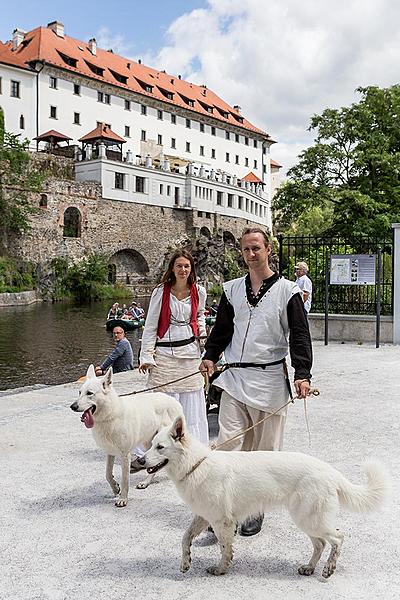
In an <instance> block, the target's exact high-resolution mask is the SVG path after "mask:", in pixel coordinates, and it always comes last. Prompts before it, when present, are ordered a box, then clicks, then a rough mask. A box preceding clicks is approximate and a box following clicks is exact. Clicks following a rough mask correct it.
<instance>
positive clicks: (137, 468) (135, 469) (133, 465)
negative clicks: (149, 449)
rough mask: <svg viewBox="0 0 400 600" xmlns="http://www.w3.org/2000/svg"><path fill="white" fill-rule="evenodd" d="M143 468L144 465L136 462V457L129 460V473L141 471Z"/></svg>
mask: <svg viewBox="0 0 400 600" xmlns="http://www.w3.org/2000/svg"><path fill="white" fill-rule="evenodd" d="M144 468H145V467H144V466H143V465H141V464H140V463H139V462H138V459H137V458H135V460H132V461H131V468H130V472H131V473H137V472H138V471H143V469H144Z"/></svg>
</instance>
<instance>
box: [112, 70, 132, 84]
mask: <svg viewBox="0 0 400 600" xmlns="http://www.w3.org/2000/svg"><path fill="white" fill-rule="evenodd" d="M109 71H110V73H111V75H112V76H113V77H114V79H116V80H117V81H119V83H123V84H124V85H126V84H127V83H128V78H127V77H125V75H121V74H120V73H117V72H116V71H113V70H112V69H109Z"/></svg>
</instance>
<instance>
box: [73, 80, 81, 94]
mask: <svg viewBox="0 0 400 600" xmlns="http://www.w3.org/2000/svg"><path fill="white" fill-rule="evenodd" d="M74 94H75V96H80V95H81V86H80V85H79V83H74Z"/></svg>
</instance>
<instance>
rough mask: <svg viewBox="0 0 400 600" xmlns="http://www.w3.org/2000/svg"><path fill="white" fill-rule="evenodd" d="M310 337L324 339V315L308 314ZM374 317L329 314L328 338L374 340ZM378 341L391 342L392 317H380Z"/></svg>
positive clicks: (359, 340)
mask: <svg viewBox="0 0 400 600" xmlns="http://www.w3.org/2000/svg"><path fill="white" fill-rule="evenodd" d="M309 323H310V331H311V337H312V339H314V340H323V339H325V315H323V314H317V313H313V314H310V315H309ZM375 335H376V318H375V317H374V316H373V315H329V320H328V338H329V340H330V341H344V342H345V341H346V342H347V341H348V342H370V343H374V342H375V339H376V338H375ZM379 338H380V342H381V343H382V344H384V343H387V344H392V343H393V317H381V327H380V336H379Z"/></svg>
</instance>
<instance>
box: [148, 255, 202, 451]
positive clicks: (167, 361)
mask: <svg viewBox="0 0 400 600" xmlns="http://www.w3.org/2000/svg"><path fill="white" fill-rule="evenodd" d="M205 302H206V290H205V289H204V287H202V286H201V285H198V284H197V283H196V270H195V266H194V262H193V257H192V255H191V254H190V253H189V252H187V251H185V250H177V251H176V252H175V253H174V255H173V256H172V258H171V260H170V262H169V265H168V268H167V270H166V272H165V273H164V275H163V277H162V279H161V283H160V285H158V286H157V287H156V288H155V289H154V291H153V293H152V296H151V299H150V304H149V309H148V314H147V318H146V324H145V327H144V330H143V337H142V346H141V352H140V366H139V371H140V372H142V373H146V372H147V373H148V374H149V375H148V380H147V387H149V388H150V387H153V386H157V385H160V384H167V383H168V382H169V381H173V380H175V379H179V378H180V377H184V376H185V375H190V374H191V373H196V371H197V370H198V368H199V362H200V356H201V345H200V340H201V339H202V338H205V336H206V328H205V317H204V310H205ZM203 384H204V381H203V378H202V376H201V374H200V372H199V373H198V374H195V375H194V376H192V377H188V378H187V379H184V380H183V381H178V382H176V383H172V384H170V385H162V387H160V388H158V390H157V391H162V392H165V393H167V394H169V395H171V396H173V397H174V398H176V399H177V400H178V401H179V402H180V403H181V405H182V408H183V412H184V415H185V418H186V421H187V425H188V429H189V431H190V433H191V434H192V435H194V436H195V437H196V438H197V439H198V440H200V441H201V442H203V443H204V444H208V422H207V413H206V404H205V398H204V389H203Z"/></svg>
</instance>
